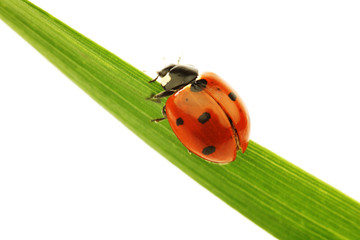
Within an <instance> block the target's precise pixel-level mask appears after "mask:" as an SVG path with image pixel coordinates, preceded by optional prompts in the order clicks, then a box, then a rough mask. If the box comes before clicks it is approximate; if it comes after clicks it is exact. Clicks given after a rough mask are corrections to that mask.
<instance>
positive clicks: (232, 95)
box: [228, 92, 236, 101]
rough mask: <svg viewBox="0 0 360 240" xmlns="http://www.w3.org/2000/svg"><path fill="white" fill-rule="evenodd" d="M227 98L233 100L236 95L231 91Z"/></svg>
mask: <svg viewBox="0 0 360 240" xmlns="http://www.w3.org/2000/svg"><path fill="white" fill-rule="evenodd" d="M228 96H229V98H230V99H231V100H232V101H235V100H236V95H235V93H233V92H231V93H229V95H228Z"/></svg>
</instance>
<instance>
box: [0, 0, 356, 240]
mask: <svg viewBox="0 0 360 240" xmlns="http://www.w3.org/2000/svg"><path fill="white" fill-rule="evenodd" d="M33 2H34V3H35V4H37V5H38V6H40V7H42V8H43V9H44V10H46V11H48V12H49V13H51V14H53V15H54V16H55V17H57V18H59V19H60V20H62V21H63V22H65V23H67V24H68V25H70V26H71V27H73V28H74V29H76V30H77V31H79V32H81V33H83V34H84V35H86V36H87V37H89V38H90V39H92V40H94V41H96V42H97V43H99V44H100V45H102V46H104V47H105V48H107V49H109V50H110V51H112V52H113V53H115V54H116V55H118V56H120V57H121V58H123V59H124V60H126V61H128V62H130V63H131V64H133V65H134V66H136V67H137V68H139V69H141V70H147V71H148V73H149V74H150V75H152V76H154V73H155V71H156V70H158V69H159V68H161V67H162V66H163V64H164V61H163V58H165V59H166V62H171V61H176V59H177V58H178V57H179V56H180V55H182V56H183V58H182V62H183V63H190V64H194V65H196V66H198V67H199V68H200V69H201V70H211V71H214V72H216V73H218V74H219V75H220V76H222V77H223V78H225V79H226V80H227V81H228V82H229V83H230V84H231V85H232V86H233V87H234V88H235V89H236V90H237V92H238V93H239V94H240V95H241V96H242V98H243V100H244V101H245V102H246V104H247V106H248V109H249V111H250V114H251V120H252V132H251V139H253V140H254V141H256V142H258V143H259V144H261V145H263V146H265V147H267V148H269V149H270V150H272V151H274V152H276V153H277V154H279V155H281V156H283V157H284V158H286V159H288V160H289V161H291V162H292V163H294V164H296V165H298V166H300V167H301V168H303V169H305V170H306V171H308V172H310V173H312V174H314V175H315V176H317V177H318V178H320V179H322V180H324V181H325V182H327V183H329V184H331V185H333V186H334V187H336V188H338V189H340V190H341V191H343V192H344V193H346V194H348V195H349V196H351V197H353V198H354V199H356V200H358V201H360V190H359V182H360V174H359V166H360V153H359V151H358V149H359V145H360V139H359V136H360V124H359V123H360V108H359V104H360V94H359V92H360V88H359V80H360V71H359V66H360V44H359V43H360V31H359V29H360V28H359V27H360V26H359V25H360V14H359V12H360V5H359V3H358V1H313V0H312V1H278V0H274V1H194V0H193V1H187V0H186V1H169V0H167V1H159V0H154V1H141V0H137V1H136V0H134V1H105V0H104V1H102V2H101V3H100V2H99V1H89V0H87V1H73V0H71V1H70V0H63V1H46V0H33ZM0 114H1V118H0V226H1V229H0V239H4V240H5V239H157V240H158V239H207V240H210V239H273V237H272V236H271V235H269V234H268V233H266V232H265V231H263V230H261V229H260V228H259V227H257V226H256V225H255V224H253V223H252V222H250V221H248V220H247V219H246V218H244V217H243V216H242V215H240V214H239V213H237V212H236V211H235V210H233V209H232V208H230V207H229V206H227V205H226V204H225V203H223V202H222V201H221V200H219V199H218V198H217V197H215V196H213V195H212V194H211V193H210V192H208V191H207V190H205V189H204V188H202V187H201V186H199V185H198V184H197V183H196V182H194V181H193V180H191V179H190V178H189V177H188V176H186V175H185V174H184V173H182V172H181V171H180V170H178V169H177V168H176V167H174V166H173V165H172V164H170V163H169V162H168V161H167V160H166V159H164V158H163V157H161V156H160V155H159V154H158V153H156V152H155V151H154V150H152V149H151V148H150V147H148V146H147V145H145V144H144V143H143V142H142V141H141V140H140V139H138V138H137V137H136V136H135V135H133V134H132V133H131V132H130V131H129V130H127V129H126V128H125V127H124V126H123V125H122V124H121V123H119V122H118V121H117V120H116V119H115V118H114V117H112V116H111V115H110V114H109V113H107V112H106V111H105V110H104V109H102V108H101V107H100V106H99V105H97V104H96V103H95V102H94V101H93V100H91V99H90V97H88V96H87V95H86V94H85V93H83V92H82V91H81V90H80V89H79V88H78V87H76V86H75V85H74V84H73V83H72V82H71V81H70V80H69V79H67V78H66V77H65V76H64V75H63V74H62V73H60V72H59V71H58V70H57V69H56V68H55V67H54V66H52V65H51V64H50V63H49V62H48V61H47V60H45V59H44V58H43V57H42V56H41V55H40V54H39V53H37V52H36V51H35V50H34V49H33V48H32V47H30V46H29V45H28V44H27V43H26V42H25V41H24V40H22V39H21V38H20V37H19V36H18V35H17V34H16V33H14V32H13V31H12V30H11V29H10V28H9V27H8V26H6V25H5V24H4V23H3V22H1V21H0ZM154 117H155V116H154Z"/></svg>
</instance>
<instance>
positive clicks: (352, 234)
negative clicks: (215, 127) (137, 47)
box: [0, 0, 360, 239]
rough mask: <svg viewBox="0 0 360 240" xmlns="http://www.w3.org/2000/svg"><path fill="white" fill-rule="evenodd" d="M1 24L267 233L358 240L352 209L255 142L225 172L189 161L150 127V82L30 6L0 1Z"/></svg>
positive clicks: (171, 139) (357, 218)
mask: <svg viewBox="0 0 360 240" xmlns="http://www.w3.org/2000/svg"><path fill="white" fill-rule="evenodd" d="M0 18H1V19H2V20H3V21H5V22H6V23H7V24H8V25H9V26H11V27H12V28H13V29H14V30H15V31H16V32H18V33H19V34H20V35H21V36H22V37H23V38H24V39H26V40H27V41H28V42H29V43H30V44H31V45H32V46H34V47H35V48H36V49H37V50H38V51H39V52H40V53H42V54H43V55H44V56H45V57H46V58H47V59H48V60H49V61H51V62H52V63H53V64H54V65H55V66H57V67H58V68H59V69H60V70H61V71H62V72H63V73H64V74H66V75H67V76H68V77H69V78H70V79H71V80H72V81H74V82H75V83H76V84H77V85H78V86H79V87H80V88H82V89H83V90H84V91H85V92H87V93H88V94H89V95H90V96H91V97H92V98H93V99H94V100H96V101H97V102H98V103H99V104H101V105H102V106H103V107H104V108H106V109H107V110H108V111H109V112H110V113H112V114H113V115H114V116H115V117H116V118H117V119H119V120H120V121H121V122H122V123H123V124H125V125H126V126H127V127H128V128H129V129H131V130H132V131H133V132H134V133H135V134H136V135H138V136H139V137H140V138H141V139H143V140H144V141H145V142H146V143H147V144H149V145H150V146H151V147H153V148H154V149H156V150H157V151H158V152H159V153H161V154H162V155H163V156H165V157H166V158H167V159H168V160H169V161H171V162H172V163H173V164H175V165H176V166H177V167H179V168H180V169H181V170H182V171H184V172H185V173H186V174H188V175H189V176H190V177H192V178H193V179H194V180H196V181H197V182H199V183H200V184H201V185H203V186H204V187H205V188H207V189H208V190H209V191H211V192H212V193H214V194H215V195H216V196H218V197H219V198H221V199H222V200H223V201H225V202H226V203H227V204H229V205H230V206H232V207H233V208H234V209H236V210H237V211H239V212H240V213H241V214H243V215H245V216H246V217H248V218H249V219H250V220H252V221H253V222H255V223H256V224H258V225H259V226H260V227H262V228H263V229H265V230H266V231H268V232H269V233H271V234H273V235H274V236H276V237H278V238H282V239H360V204H359V203H358V202H356V201H354V200H353V199H351V198H349V197H348V196H346V195H344V194H343V193H341V192H339V191H338V190H336V189H334V188H332V187H331V186H329V185H327V184H326V183H324V182H322V181H320V180H318V179H317V178H315V177H313V176H311V175H310V174H308V173H306V172H304V171H303V170H301V169H299V168H298V167H296V166H294V165H292V164H291V163H289V162H287V161H286V160H284V159H283V158H281V157H279V156H277V155H276V154H274V153H272V152H270V151H269V150H267V149H265V148H263V147H262V146H260V145H258V144H256V143H255V142H250V144H249V147H248V150H247V151H246V153H245V154H239V156H238V158H237V160H236V161H235V162H233V163H231V164H228V165H216V164H211V163H209V162H206V161H203V160H201V159H199V158H198V157H196V156H194V155H189V154H188V153H187V151H186V149H185V148H184V147H183V146H182V144H181V143H180V142H179V141H178V140H177V138H176V137H175V136H174V134H173V133H172V131H171V129H170V127H169V124H168V123H167V122H163V123H159V124H153V123H151V122H150V121H149V120H150V119H152V118H156V117H158V116H159V114H160V112H161V105H159V104H154V103H153V102H149V101H145V98H146V97H148V96H150V95H151V94H153V93H155V92H159V91H160V90H161V87H160V86H159V85H156V84H151V85H150V84H147V81H148V80H149V77H148V76H146V75H144V74H143V73H142V72H140V71H139V70H137V69H135V68H134V67H132V66H131V65H129V64H127V63H126V62H124V61H123V60H121V59H120V58H118V57H117V56H115V55H113V54H112V53H110V52H108V51H107V50H105V49H104V48H102V47H100V46H99V45H97V44H96V43H94V42H92V41H91V40H89V39H87V38H86V37H84V36H82V35H81V34H79V33H77V32H76V31H74V30H73V29H71V28H69V27H68V26H66V25H65V24H63V23H62V22H60V21H59V20H57V19H55V18H54V17H52V16H51V15H49V14H48V13H46V12H44V11H43V10H41V9H39V8H38V7H36V6H34V5H33V4H31V3H29V2H28V1H24V0H1V1H0ZM164 146H171V147H164ZM240 234H241V233H240Z"/></svg>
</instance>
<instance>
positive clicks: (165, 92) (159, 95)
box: [148, 90, 176, 100]
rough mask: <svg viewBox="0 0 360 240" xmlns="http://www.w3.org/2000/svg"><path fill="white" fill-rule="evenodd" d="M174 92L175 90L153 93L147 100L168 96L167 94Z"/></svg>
mask: <svg viewBox="0 0 360 240" xmlns="http://www.w3.org/2000/svg"><path fill="white" fill-rule="evenodd" d="M175 92H176V91H175V90H168V91H163V92H161V93H158V94H155V95H154V96H151V97H150V98H148V100H156V99H159V98H164V97H168V96H170V95H172V94H174V93H175Z"/></svg>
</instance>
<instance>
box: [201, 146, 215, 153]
mask: <svg viewBox="0 0 360 240" xmlns="http://www.w3.org/2000/svg"><path fill="white" fill-rule="evenodd" d="M215 150H216V148H215V147H214V146H207V147H206V148H204V149H203V150H202V153H203V154H204V155H210V154H212V153H213V152H215Z"/></svg>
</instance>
